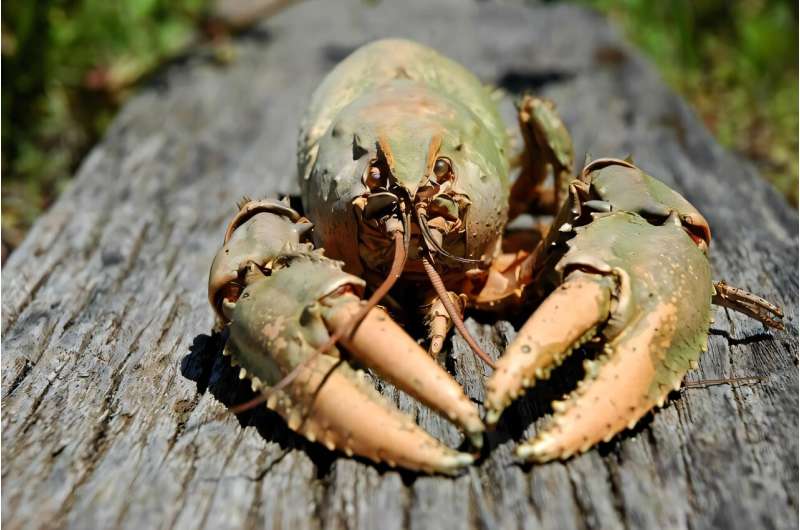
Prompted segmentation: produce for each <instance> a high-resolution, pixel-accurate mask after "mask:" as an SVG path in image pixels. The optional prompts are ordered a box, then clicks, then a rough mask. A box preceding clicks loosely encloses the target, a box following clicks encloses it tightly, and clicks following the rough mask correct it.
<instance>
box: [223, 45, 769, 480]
mask: <svg viewBox="0 0 800 530" xmlns="http://www.w3.org/2000/svg"><path fill="white" fill-rule="evenodd" d="M518 110H519V114H518V118H519V126H520V129H521V133H522V137H523V140H524V147H523V149H522V152H521V153H520V154H519V155H518V156H512V155H511V148H510V143H509V136H508V133H507V131H506V126H505V124H504V122H503V121H502V119H501V118H500V116H499V113H498V111H497V108H496V104H495V102H494V101H493V100H492V98H491V97H490V91H489V90H488V89H487V88H486V87H484V86H483V85H482V84H481V83H480V82H479V81H478V79H477V78H476V77H475V76H474V75H473V74H471V73H470V72H468V71H467V70H466V69H464V68H463V67H462V66H460V65H458V64H457V63H455V62H453V61H451V60H449V59H447V58H445V57H443V56H441V55H439V54H438V53H436V52H435V51H433V50H431V49H429V48H426V47H424V46H421V45H419V44H415V43H412V42H408V41H402V40H381V41H377V42H374V43H371V44H368V45H366V46H364V47H362V48H360V49H359V50H357V51H356V52H354V53H353V54H352V55H350V56H349V57H348V58H347V59H345V60H344V61H343V62H342V63H340V64H339V65H338V66H337V67H336V68H335V69H334V70H333V71H332V72H331V73H330V74H329V75H328V76H327V77H326V79H325V80H324V81H323V82H322V84H321V85H320V87H319V88H318V89H317V90H316V92H315V93H314V95H313V96H312V100H311V104H310V108H309V109H308V111H307V114H306V117H305V119H304V122H303V124H302V127H301V132H300V138H299V146H298V174H299V182H300V188H301V194H302V204H303V214H302V215H301V214H300V213H299V212H297V211H295V210H294V209H292V208H291V207H290V206H289V205H288V203H286V202H280V201H276V200H268V199H265V200H244V201H243V202H242V203H241V204H240V205H239V206H240V208H239V211H238V213H237V214H236V215H235V217H234V219H233V220H232V221H231V223H230V224H229V226H228V229H227V232H226V234H225V240H224V244H223V246H222V248H220V250H219V252H218V253H217V255H216V257H215V259H214V263H213V265H212V268H211V273H210V277H209V300H210V302H211V305H212V306H213V308H214V310H215V312H216V314H217V317H218V320H219V323H220V325H221V326H225V327H227V328H228V329H229V339H228V342H227V344H226V347H225V354H226V355H229V356H230V358H231V362H232V363H233V364H234V365H235V366H240V367H241V372H240V377H242V378H249V379H250V381H251V383H252V388H253V390H254V391H256V392H258V393H259V397H258V398H256V400H254V403H256V402H258V401H266V404H267V407H269V408H270V409H272V410H274V411H276V412H277V413H279V414H280V415H281V416H282V417H283V418H285V419H286V421H287V423H288V425H289V427H290V428H291V429H292V430H294V431H297V432H299V433H301V434H302V435H303V436H305V437H306V438H308V439H309V440H311V441H318V442H320V443H322V444H324V445H326V446H327V447H328V448H329V449H331V450H334V449H337V450H340V451H343V452H344V453H346V454H347V455H353V454H356V455H360V456H364V457H367V458H370V459H372V460H374V461H379V462H386V463H388V464H389V465H399V466H402V467H405V468H408V469H413V470H421V471H426V472H441V473H454V472H457V471H458V470H459V469H461V468H462V467H464V466H466V465H468V464H470V463H472V462H473V461H474V458H475V457H474V456H473V455H472V454H470V453H466V452H459V451H456V450H454V449H451V448H449V447H447V446H445V445H444V444H442V443H441V442H439V441H438V440H436V439H435V438H433V437H432V436H430V435H429V434H428V433H427V432H425V431H424V430H422V429H421V428H420V427H418V426H417V425H416V423H415V422H414V420H413V419H412V418H410V417H408V416H406V415H405V414H403V413H401V412H400V411H398V410H396V409H395V408H394V407H393V405H391V404H389V403H388V402H386V400H384V399H383V398H382V397H381V395H380V394H379V393H378V392H377V391H376V390H375V389H374V388H373V387H372V385H371V384H370V383H369V382H368V381H367V380H366V379H365V378H364V376H363V374H362V373H361V372H360V370H357V369H355V368H353V366H352V365H351V363H356V364H358V365H361V366H365V367H367V368H369V369H371V370H373V371H374V372H375V373H376V374H377V375H379V376H380V377H384V378H386V379H388V380H390V381H391V382H392V383H393V384H395V385H396V386H397V387H398V388H400V389H402V390H403V391H405V392H407V393H408V394H410V395H411V396H413V397H415V398H416V399H418V400H420V401H421V402H423V403H424V404H426V405H427V406H429V407H431V408H432V409H434V410H436V411H438V412H440V413H441V414H443V415H444V416H445V417H447V418H449V419H450V420H451V421H452V422H453V423H454V424H455V425H456V426H458V427H459V428H460V429H461V430H462V431H463V432H464V433H465V435H466V436H467V438H468V440H469V441H470V443H471V445H472V446H473V447H475V448H479V447H480V446H481V444H482V440H483V433H484V430H485V425H486V424H488V425H489V426H492V425H494V424H495V423H496V422H497V421H498V419H499V417H500V415H501V414H502V412H503V410H504V409H505V408H506V407H507V406H508V405H509V404H510V403H511V401H512V400H513V399H515V398H517V397H518V396H520V395H521V394H522V393H523V391H524V390H525V389H526V388H528V387H530V386H532V385H534V384H535V383H536V381H537V380H542V379H546V378H548V377H549V376H550V372H551V370H552V369H553V368H555V367H556V366H558V365H559V364H561V362H562V361H563V360H564V359H565V358H566V356H568V355H569V354H570V353H571V352H572V351H574V350H576V349H578V348H581V347H583V346H591V347H592V348H593V349H595V350H596V352H598V353H597V355H595V356H594V357H593V358H590V359H587V360H586V361H584V368H585V372H586V376H585V378H584V380H583V381H581V382H580V383H579V385H578V388H577V389H576V390H574V391H573V392H572V393H571V394H569V395H568V396H566V397H565V398H564V400H562V401H557V402H554V403H553V409H554V412H555V414H554V417H553V419H552V422H551V425H550V426H549V427H548V428H546V429H544V430H543V432H540V433H538V434H537V436H536V437H535V438H534V439H532V440H530V441H528V442H525V443H523V444H521V445H519V446H518V448H517V454H518V455H519V456H520V457H521V458H524V459H528V460H532V461H539V462H542V461H547V460H551V459H554V458H567V457H569V456H570V455H572V454H575V453H577V452H580V451H585V450H586V449H588V448H589V447H591V446H593V445H594V444H596V443H598V442H600V441H602V440H608V439H610V438H611V437H613V436H614V435H616V434H617V433H619V432H620V431H622V430H624V429H625V428H626V427H631V426H633V425H634V424H635V423H636V422H637V421H638V420H639V419H640V418H641V417H642V416H644V415H645V414H646V413H647V412H648V411H650V410H651V409H652V408H654V407H655V406H657V405H661V404H663V401H664V399H665V398H666V396H667V394H668V393H669V392H670V391H671V390H673V389H675V388H678V387H679V386H680V384H681V381H682V379H683V376H684V375H685V373H686V372H687V370H688V369H689V368H690V367H691V366H692V365H693V364H694V363H695V362H696V360H697V358H698V357H699V355H700V352H701V351H703V350H704V349H705V348H706V341H707V334H708V329H709V323H710V320H711V307H712V303H717V304H720V305H725V306H726V307H729V308H733V309H735V310H738V311H741V312H743V313H745V314H748V315H750V316H752V317H754V318H757V319H759V320H761V321H762V322H764V323H765V324H766V325H769V326H772V327H776V328H780V327H781V326H782V324H781V318H782V314H781V312H780V310H779V309H778V308H777V307H775V306H773V305H772V304H769V303H768V302H766V301H765V300H763V299H760V298H758V297H756V296H754V295H752V294H750V293H746V292H744V291H741V290H739V289H736V288H732V287H729V286H727V284H725V283H724V282H719V283H716V284H715V283H713V282H712V279H711V270H710V264H709V260H708V246H709V243H710V237H711V235H710V230H709V227H708V223H707V222H706V220H705V219H704V218H703V216H702V215H701V214H700V213H699V212H698V211H697V210H696V209H695V208H694V207H693V206H692V205H691V204H690V203H689V202H688V201H686V200H685V199H684V198H683V197H682V196H680V195H679V194H678V193H676V192H674V191H672V190H671V189H669V188H668V187H667V186H666V185H664V184H662V183H661V182H660V181H658V180H656V179H655V178H653V177H651V176H649V175H647V174H645V173H644V172H642V171H641V170H640V169H638V168H637V167H636V166H634V165H633V164H632V163H631V162H630V161H626V160H619V159H612V158H605V159H598V160H594V161H590V162H588V163H587V165H586V166H585V167H584V168H583V170H582V171H581V172H580V174H579V175H578V176H577V177H576V178H574V179H572V178H571V177H570V175H571V172H572V167H573V152H572V143H571V140H570V137H569V135H568V133H567V131H566V129H565V128H564V126H563V125H562V123H561V121H560V119H559V118H558V117H557V116H556V114H555V112H554V109H553V107H552V105H551V104H549V103H548V102H546V101H543V100H540V99H537V98H535V97H532V96H526V97H524V98H523V99H522V100H521V101H520V102H519V105H518ZM512 169H513V172H515V173H517V176H516V180H514V182H513V184H512V183H511V175H512ZM551 179H552V185H550V184H549V180H551ZM523 213H528V214H532V215H536V216H547V217H548V219H550V220H551V222H550V224H549V227H545V228H543V229H542V230H541V233H540V234H538V236H539V237H538V239H539V242H538V244H535V245H531V246H529V247H528V248H524V245H523V248H513V249H511V248H509V247H510V246H511V245H508V244H506V243H508V242H509V241H508V240H504V232H505V228H506V225H507V223H508V221H509V220H510V219H513V218H515V217H517V216H519V215H520V214H523ZM517 247H519V245H517ZM396 282H397V283H396ZM395 285H397V286H398V287H399V286H402V287H403V289H394V290H392V288H393V286H395ZM370 291H371V292H372V294H371V297H370V299H369V301H367V302H364V301H363V300H362V296H363V295H364V293H365V292H370ZM381 301H383V303H384V304H385V305H386V306H387V307H390V308H392V307H395V308H401V309H400V310H402V308H403V307H408V305H410V304H413V305H416V307H419V308H421V309H420V312H421V316H422V318H424V321H425V323H426V326H427V330H428V339H429V347H428V351H425V350H424V349H423V348H422V347H420V346H419V345H418V344H417V342H416V341H415V340H414V339H413V338H412V337H411V336H409V335H408V334H407V333H406V331H404V330H403V329H402V328H401V327H400V326H399V325H398V324H397V323H396V322H395V321H394V319H393V318H392V317H391V316H389V314H388V313H387V312H386V311H385V310H384V309H383V308H381V307H378V306H377V305H376V304H377V303H378V302H381ZM402 302H406V303H405V304H403V303H402ZM531 302H536V303H538V305H537V306H536V309H535V310H534V311H533V313H532V315H531V316H530V318H529V319H528V320H527V322H526V323H525V324H524V325H523V326H522V328H521V329H520V330H519V333H518V335H517V337H516V339H515V340H514V341H513V343H512V344H510V345H509V347H508V349H507V350H506V352H505V353H504V354H503V355H502V356H501V358H500V359H499V361H498V362H497V365H496V366H494V363H493V361H492V360H491V359H490V358H489V357H488V356H486V354H485V353H484V352H482V351H481V350H480V347H479V346H478V345H477V343H475V341H474V340H473V339H472V338H471V337H470V336H469V333H468V332H467V331H466V329H465V328H464V327H463V322H462V316H463V313H464V312H465V311H466V310H467V309H469V308H475V309H480V310H484V311H492V312H497V313H498V314H500V315H502V314H504V313H506V314H507V313H509V312H512V311H518V309H519V308H520V307H521V306H522V305H523V303H528V304H530V303H531ZM453 326H455V327H457V328H458V330H459V332H460V333H461V334H462V335H463V336H464V338H465V340H467V342H468V343H469V344H470V346H471V347H472V348H473V350H474V351H475V352H476V354H478V355H479V356H481V357H482V358H483V359H484V360H485V362H486V363H487V364H488V365H489V366H491V367H493V368H494V371H493V373H492V374H491V376H490V377H489V378H488V380H487V382H486V390H487V395H486V401H485V403H484V405H485V406H486V415H485V418H481V416H480V413H479V410H478V408H477V406H476V405H475V404H474V403H473V402H471V401H470V400H469V399H468V398H467V397H466V396H465V395H464V393H463V390H462V389H461V387H460V386H459V385H458V384H457V383H456V381H455V380H454V379H453V377H452V376H451V375H450V374H449V373H448V372H447V371H446V370H444V369H443V368H442V366H441V365H440V364H439V362H437V359H438V356H439V354H440V352H441V349H442V345H443V341H444V340H445V338H446V336H447V334H448V333H449V331H450V329H451V327H453ZM340 348H343V349H341V350H340Z"/></svg>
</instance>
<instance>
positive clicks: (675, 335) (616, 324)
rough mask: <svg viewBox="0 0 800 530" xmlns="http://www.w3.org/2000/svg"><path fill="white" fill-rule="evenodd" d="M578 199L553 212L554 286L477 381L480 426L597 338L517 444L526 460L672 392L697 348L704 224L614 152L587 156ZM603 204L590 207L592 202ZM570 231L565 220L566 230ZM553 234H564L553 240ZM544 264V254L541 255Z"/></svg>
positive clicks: (562, 451)
mask: <svg viewBox="0 0 800 530" xmlns="http://www.w3.org/2000/svg"><path fill="white" fill-rule="evenodd" d="M589 170H590V171H588V172H586V173H587V174H586V175H585V176H584V177H585V178H584V181H583V183H584V184H585V186H584V191H583V196H577V195H576V196H575V200H576V201H577V203H576V204H574V205H571V204H567V205H566V206H565V208H564V209H562V212H561V213H560V214H559V215H560V221H561V222H567V223H569V226H570V234H569V235H568V236H565V235H564V234H561V233H559V232H558V231H551V234H550V235H548V241H546V242H545V244H544V246H543V248H545V249H549V248H553V249H565V250H566V252H564V251H563V250H560V251H558V252H561V254H556V253H554V254H553V255H551V256H547V255H542V256H541V260H542V262H549V263H552V262H553V261H554V260H555V259H557V260H558V261H557V264H556V265H555V266H554V267H553V268H552V269H545V270H544V271H543V274H545V275H547V278H552V281H553V282H554V283H555V284H556V287H555V289H554V290H553V291H552V292H551V293H550V295H549V296H548V297H547V298H546V299H545V300H544V301H543V302H542V303H541V305H540V306H539V308H538V309H537V310H536V312H534V314H533V316H532V317H531V318H530V319H529V321H528V322H527V323H526V324H525V325H524V326H523V328H522V329H521V330H520V333H519V335H518V337H517V339H516V340H515V341H514V342H513V343H512V344H511V346H509V348H508V351H507V352H506V353H505V354H504V355H503V356H502V357H501V358H500V360H499V362H498V366H497V371H496V372H495V373H494V374H493V375H492V377H491V378H490V380H489V381H488V383H487V404H488V407H489V413H488V415H487V423H489V424H492V423H495V422H496V421H497V419H498V418H499V415H500V413H501V412H502V410H503V409H504V408H505V407H506V406H507V405H508V404H509V403H510V401H511V400H512V399H513V398H515V397H517V396H518V395H519V394H520V393H521V392H522V390H523V389H524V388H525V387H528V386H531V385H533V384H534V383H535V381H536V380H537V379H545V378H547V377H549V375H550V371H551V370H552V369H553V368H554V367H556V366H558V365H559V364H560V363H561V362H562V361H563V359H564V358H565V357H566V356H567V355H568V354H570V353H571V352H572V351H573V350H575V349H576V348H578V347H580V346H581V345H582V344H584V343H586V342H588V341H590V340H591V341H593V342H596V343H600V344H602V346H603V348H602V353H601V354H600V355H599V356H598V357H597V358H596V359H587V360H586V361H585V362H584V371H585V377H584V379H583V380H582V381H580V383H579V384H578V387H577V389H575V390H574V391H573V392H572V393H571V394H570V395H569V396H567V397H566V398H565V399H564V400H562V401H555V402H553V409H554V412H555V414H554V417H553V419H552V422H551V424H550V426H549V427H547V428H546V429H545V430H544V431H543V432H540V433H539V434H538V436H537V437H536V438H534V439H533V440H531V441H529V442H527V443H524V444H522V445H520V446H519V447H518V450H517V454H518V455H519V456H520V457H522V458H525V459H529V460H535V461H540V462H543V461H547V460H551V459H554V458H567V457H569V456H571V455H573V454H575V453H578V452H582V451H585V450H587V449H588V448H589V447H591V446H592V445H594V444H596V443H598V442H600V441H603V440H610V439H611V438H612V437H613V436H614V435H616V434H617V433H619V432H621V431H622V430H624V429H625V428H626V427H628V428H630V427H633V426H634V425H635V424H636V422H638V421H639V419H641V418H642V416H644V415H645V414H646V413H647V412H648V411H650V410H651V409H652V408H653V407H655V406H661V405H663V403H664V400H665V399H666V397H667V395H668V394H669V392H670V391H671V390H673V389H675V388H678V387H679V386H680V384H681V380H682V379H683V376H684V375H685V373H686V372H687V371H688V369H689V368H690V367H691V366H692V364H693V363H695V362H696V361H697V358H698V357H699V355H700V352H701V351H703V350H705V349H706V340H707V336H708V328H709V325H710V321H711V300H712V295H713V287H712V282H711V270H710V265H709V262H708V257H707V249H708V240H709V234H708V231H707V225H706V224H705V223H704V220H703V219H702V217H701V216H699V214H696V211H694V210H693V208H692V207H691V205H689V204H688V203H687V202H686V201H685V199H683V198H682V197H680V196H679V195H677V194H676V193H675V192H673V191H671V190H669V188H667V187H666V186H664V185H663V184H661V183H660V182H658V181H656V180H655V179H653V178H652V177H649V176H647V175H645V174H644V173H642V172H641V171H639V170H638V169H637V168H635V167H634V166H632V165H631V164H629V163H627V162H624V161H616V160H598V161H595V162H592V165H591V167H590V168H589ZM597 200H602V201H605V202H607V203H608V204H609V205H610V207H609V208H607V209H605V210H602V211H598V210H596V209H592V208H590V207H589V205H588V203H589V202H591V201H597ZM573 227H574V228H573ZM557 238H563V239H557ZM548 260H549V261H548Z"/></svg>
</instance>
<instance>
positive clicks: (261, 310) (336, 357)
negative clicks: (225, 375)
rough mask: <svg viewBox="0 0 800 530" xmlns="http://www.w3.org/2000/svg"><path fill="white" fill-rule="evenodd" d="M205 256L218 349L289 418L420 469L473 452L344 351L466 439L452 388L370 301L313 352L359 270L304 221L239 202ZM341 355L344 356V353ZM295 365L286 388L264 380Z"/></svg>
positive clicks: (478, 426) (477, 423) (448, 464)
mask: <svg viewBox="0 0 800 530" xmlns="http://www.w3.org/2000/svg"><path fill="white" fill-rule="evenodd" d="M231 226H232V228H231V229H229V231H228V234H227V236H226V239H227V240H226V242H225V245H224V246H223V247H222V248H221V249H220V251H219V252H218V254H217V257H216V259H215V263H214V266H213V267H212V273H211V277H210V280H209V297H210V299H211V300H212V303H213V304H214V306H215V308H216V309H217V312H218V315H219V316H220V318H221V319H222V321H223V323H224V324H225V325H227V326H228V328H229V331H230V334H229V340H228V344H227V345H226V352H225V353H226V354H227V355H230V356H231V362H232V364H234V365H238V366H240V367H241V368H240V377H241V378H245V377H247V378H249V379H250V380H251V383H252V387H253V390H254V391H258V392H264V393H266V394H268V399H267V407H269V408H270V409H272V410H274V411H276V412H277V413H278V414H280V415H281V416H282V417H283V418H284V419H285V420H286V421H287V423H288V425H289V428H291V429H292V430H294V431H297V432H299V433H301V434H302V435H304V436H305V437H306V438H307V439H309V440H311V441H318V442H320V443H322V444H324V445H325V446H326V447H328V448H329V449H331V450H334V449H338V450H341V451H343V452H345V453H346V454H348V455H352V454H357V455H360V456H364V457H367V458H370V459H372V460H374V461H376V462H385V463H388V464H389V465H400V466H402V467H406V468H409V469H418V470H424V471H428V472H443V473H452V472H455V471H457V470H458V469H460V468H461V467H463V466H464V465H466V464H469V463H471V462H472V461H473V459H474V458H473V457H472V456H471V455H469V454H466V453H460V452H458V451H455V450H453V449H450V448H449V447H447V446H445V445H444V444H442V443H441V442H439V441H438V440H436V439H435V438H433V437H431V436H430V435H429V434H428V433H426V432H425V431H424V430H422V429H421V428H420V427H418V426H417V425H416V423H415V422H414V420H413V419H412V418H410V417H409V416H407V415H406V414H404V413H402V412H400V411H399V410H397V409H395V408H394V406H393V405H392V404H390V403H389V402H388V401H386V400H385V399H384V398H383V397H382V396H381V395H380V394H379V393H378V392H377V391H376V390H375V389H374V388H373V386H372V384H371V382H370V381H369V380H368V379H367V378H366V377H365V375H364V373H363V372H362V371H361V370H356V369H354V368H353V367H351V365H350V364H349V362H347V360H348V359H352V360H355V361H357V362H359V363H360V364H362V365H364V366H366V367H369V368H372V369H374V370H376V371H377V372H378V373H379V374H381V375H382V376H383V377H385V378H387V379H388V380H390V381H392V382H394V383H395V384H396V385H397V386H398V387H400V388H401V389H403V390H405V391H406V392H408V393H409V394H411V395H412V396H414V397H417V398H418V399H420V400H421V401H423V402H424V403H426V404H428V405H429V406H431V407H433V408H434V409H436V410H439V411H440V412H442V413H443V414H445V415H446V416H447V417H448V418H449V419H451V420H452V421H453V422H454V423H456V424H457V425H459V426H460V427H461V428H462V429H463V430H464V431H465V432H466V433H467V434H468V435H469V436H470V438H471V439H472V440H473V441H476V442H478V441H479V440H480V439H481V434H482V431H483V424H482V422H481V420H480V417H479V416H478V412H477V409H476V407H475V406H474V404H472V403H471V402H470V401H469V400H468V399H467V398H466V396H464V394H463V391H462V390H461V388H460V387H459V386H458V384H457V383H456V382H455V380H453V379H452V377H450V375H449V374H447V373H446V372H445V371H444V370H443V369H442V368H441V367H439V366H438V365H437V364H436V363H435V361H434V360H433V359H431V358H430V356H429V355H428V354H427V353H426V352H425V351H424V350H422V349H421V348H420V347H419V346H418V345H417V344H416V342H415V341H413V339H411V338H410V337H408V335H406V334H405V332H403V331H402V329H400V328H399V327H398V326H397V324H395V323H394V322H393V321H392V320H391V318H389V316H388V315H387V314H386V313H385V312H384V311H383V310H381V309H379V308H374V309H372V310H370V311H369V313H367V316H366V317H365V319H364V321H363V322H361V324H360V325H359V326H358V327H357V328H356V329H355V330H354V331H352V332H350V333H348V334H347V335H346V336H345V337H344V338H343V339H342V340H341V341H340V342H341V344H342V345H344V346H345V347H346V348H347V350H348V353H349V355H347V356H345V355H344V354H343V353H342V352H340V351H339V350H338V349H337V348H336V346H333V347H331V349H330V350H328V351H324V352H322V353H321V354H318V353H319V351H318V349H319V348H320V347H322V346H323V345H324V344H325V343H326V342H327V341H328V340H329V338H330V336H331V335H332V334H333V333H334V332H336V331H337V330H339V329H341V328H343V327H346V326H349V325H350V324H351V317H352V316H353V315H354V314H355V313H357V312H358V310H359V308H360V307H361V305H360V304H361V301H360V298H359V295H360V294H361V293H362V291H363V289H364V282H363V280H361V279H359V278H357V277H355V276H353V275H350V274H347V273H345V272H343V271H342V268H341V263H340V262H337V261H334V260H331V259H328V258H326V257H324V256H323V255H322V253H321V252H320V251H315V250H313V248H312V246H311V244H310V243H305V242H304V241H303V237H304V234H305V232H306V231H307V229H308V227H310V224H308V222H307V221H305V220H304V219H303V218H301V217H300V216H299V215H297V214H296V213H295V212H293V211H292V210H290V209H289V208H288V207H285V206H284V205H282V204H281V203H277V202H273V201H251V202H248V203H246V204H245V205H243V206H242V209H241V210H240V212H239V214H237V216H236V217H235V218H234V221H233V223H232V224H231ZM345 357H346V358H345ZM295 369H298V370H299V373H297V375H296V377H295V378H294V379H293V380H292V381H291V383H290V384H288V385H287V386H286V387H285V388H280V387H278V389H277V390H274V391H273V389H272V388H271V387H273V386H275V385H277V384H278V383H279V382H280V381H281V380H282V379H283V378H284V377H286V375H287V374H288V373H290V372H291V371H293V370H295Z"/></svg>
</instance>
